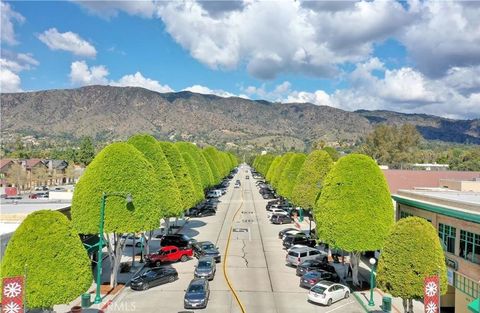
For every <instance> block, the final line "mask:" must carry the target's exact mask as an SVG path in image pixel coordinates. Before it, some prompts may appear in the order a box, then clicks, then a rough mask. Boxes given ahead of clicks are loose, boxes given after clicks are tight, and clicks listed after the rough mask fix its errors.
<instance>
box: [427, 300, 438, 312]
mask: <svg viewBox="0 0 480 313" xmlns="http://www.w3.org/2000/svg"><path fill="white" fill-rule="evenodd" d="M425 312H427V313H437V304H436V303H435V302H429V303H427V306H426V307H425Z"/></svg>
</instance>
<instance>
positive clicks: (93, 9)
mask: <svg viewBox="0 0 480 313" xmlns="http://www.w3.org/2000/svg"><path fill="white" fill-rule="evenodd" d="M75 2H76V3H78V4H79V5H80V6H82V7H84V8H85V9H86V10H87V11H88V12H89V13H91V14H94V15H97V16H100V17H102V18H105V19H110V18H112V17H116V16H117V15H118V14H119V12H125V13H127V14H129V15H136V16H140V17H144V18H151V17H153V16H154V13H155V11H156V5H155V3H154V1H148V0H142V1H131V0H117V1H88V0H87V1H75Z"/></svg>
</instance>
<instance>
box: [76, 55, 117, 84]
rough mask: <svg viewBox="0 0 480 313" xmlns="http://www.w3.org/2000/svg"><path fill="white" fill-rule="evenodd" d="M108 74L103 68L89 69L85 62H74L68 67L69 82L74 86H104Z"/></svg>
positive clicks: (101, 66)
mask: <svg viewBox="0 0 480 313" xmlns="http://www.w3.org/2000/svg"><path fill="white" fill-rule="evenodd" d="M108 74H109V73H108V69H107V68H106V67H105V66H103V65H99V66H92V67H89V66H88V65H87V63H86V62H85V61H75V62H73V63H72V65H71V66H70V81H71V82H72V84H74V85H80V86H84V85H97V84H98V85H105V84H107V83H108V79H107V76H108Z"/></svg>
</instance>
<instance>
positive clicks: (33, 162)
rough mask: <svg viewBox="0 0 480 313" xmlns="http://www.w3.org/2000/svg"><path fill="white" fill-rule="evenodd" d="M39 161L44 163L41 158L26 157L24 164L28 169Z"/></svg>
mask: <svg viewBox="0 0 480 313" xmlns="http://www.w3.org/2000/svg"><path fill="white" fill-rule="evenodd" d="M39 163H41V164H43V165H45V164H44V163H43V162H42V160H41V159H27V160H25V164H26V166H27V168H28V169H30V168H32V167H34V166H36V165H37V164H39Z"/></svg>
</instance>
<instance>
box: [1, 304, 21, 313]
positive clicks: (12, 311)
mask: <svg viewBox="0 0 480 313" xmlns="http://www.w3.org/2000/svg"><path fill="white" fill-rule="evenodd" d="M20 309H21V308H20V306H19V305H18V304H16V303H15V302H10V303H7V305H6V306H5V307H4V308H3V313H18V312H20Z"/></svg>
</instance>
